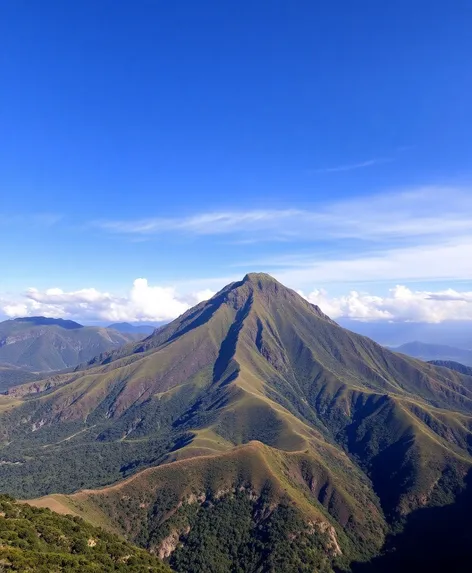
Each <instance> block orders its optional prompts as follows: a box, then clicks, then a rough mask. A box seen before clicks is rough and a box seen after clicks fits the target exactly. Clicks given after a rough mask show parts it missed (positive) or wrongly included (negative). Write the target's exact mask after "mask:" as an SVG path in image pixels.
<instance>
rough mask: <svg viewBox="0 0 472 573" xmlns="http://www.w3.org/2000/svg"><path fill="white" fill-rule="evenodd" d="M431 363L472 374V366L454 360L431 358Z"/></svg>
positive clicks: (467, 374)
mask: <svg viewBox="0 0 472 573" xmlns="http://www.w3.org/2000/svg"><path fill="white" fill-rule="evenodd" d="M429 364H433V365H434V366H442V367H443V368H449V369H450V370H455V371H456V372H460V373H461V374H465V375H466V376H472V367H470V366H465V365H464V364H460V363H459V362H454V361H453V360H429Z"/></svg>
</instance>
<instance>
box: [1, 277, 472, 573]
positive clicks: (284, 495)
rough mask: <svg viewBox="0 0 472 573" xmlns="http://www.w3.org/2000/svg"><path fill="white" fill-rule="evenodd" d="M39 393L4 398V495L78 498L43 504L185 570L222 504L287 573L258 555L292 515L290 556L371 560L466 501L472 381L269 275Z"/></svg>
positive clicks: (328, 563) (225, 551)
mask: <svg viewBox="0 0 472 573" xmlns="http://www.w3.org/2000/svg"><path fill="white" fill-rule="evenodd" d="M39 389H40V390H44V391H43V392H40V393H39V394H37V395H30V396H28V395H25V392H21V391H17V390H16V391H14V392H11V393H10V396H9V397H6V398H5V400H6V402H5V404H3V405H2V408H3V414H2V415H1V416H0V431H1V436H2V442H3V444H4V445H3V447H2V450H1V451H0V456H1V459H2V461H3V464H0V485H1V487H2V489H3V491H8V492H11V493H14V494H16V495H20V496H23V497H26V496H30V497H33V496H35V497H36V496H43V495H45V494H49V493H52V492H56V493H62V494H67V495H66V496H65V497H59V498H58V497H57V496H54V497H52V498H45V499H42V500H40V501H39V502H35V503H41V504H48V503H54V504H57V503H60V504H65V506H67V507H72V508H74V511H76V512H77V513H79V514H81V515H83V516H84V517H86V518H88V519H90V520H91V521H93V522H96V523H100V524H102V525H104V526H107V527H113V528H116V529H117V530H119V531H121V532H122V534H124V535H126V536H127V537H128V538H129V539H131V540H133V541H135V542H138V543H140V544H141V545H143V546H145V547H148V548H150V549H152V550H155V551H157V552H159V553H160V554H162V555H164V556H166V557H168V558H169V559H170V560H171V563H172V564H173V565H174V567H175V568H176V569H177V570H181V571H185V570H191V569H189V563H191V560H192V559H193V557H191V555H193V554H194V555H199V554H200V553H199V552H200V551H201V549H202V546H201V545H199V544H198V535H197V534H196V532H197V531H199V532H200V534H201V535H200V534H199V535H200V537H201V536H206V535H210V533H209V532H210V531H211V523H212V522H213V519H216V516H219V517H218V519H219V520H220V521H219V522H218V523H220V525H221V527H222V530H224V531H227V530H228V528H230V529H231V527H233V526H234V523H233V522H232V521H231V519H230V517H228V516H231V515H233V514H234V513H236V514H238V515H239V516H241V519H242V521H241V525H240V526H238V532H234V531H233V533H232V534H231V536H230V537H231V539H232V538H233V537H234V538H237V539H239V540H240V542H239V541H238V543H237V545H231V543H230V545H229V546H228V545H227V543H229V542H228V541H227V542H225V543H226V545H225V546H221V545H219V542H218V543H217V542H216V541H215V539H213V538H212V542H211V543H212V546H214V547H215V552H217V555H218V558H216V557H215V558H216V561H218V560H221V562H226V561H225V560H227V559H229V558H228V555H229V554H231V552H232V551H233V559H236V560H237V562H238V563H240V564H241V563H244V567H245V569H244V570H245V571H246V570H247V571H260V570H264V571H265V570H267V571H269V570H272V569H258V568H257V567H258V565H257V563H258V559H261V558H262V557H261V556H262V555H263V554H264V551H266V550H268V547H272V546H271V545H270V543H269V541H268V539H272V540H274V539H275V538H277V539H279V537H277V535H276V534H275V532H274V529H273V528H274V527H279V526H280V523H279V521H277V520H278V519H279V518H280V516H281V515H285V512H288V513H289V514H290V515H291V516H292V517H291V518H290V519H288V518H287V520H282V521H284V522H285V521H286V524H287V525H286V526H284V527H283V528H282V530H283V535H282V537H280V539H279V541H278V542H277V543H275V541H274V543H275V545H274V547H277V548H278V549H274V548H273V551H275V554H277V555H279V553H278V551H279V550H281V548H282V547H284V548H285V549H284V551H282V553H284V552H285V550H286V552H287V554H290V555H292V556H293V557H292V561H293V562H297V563H298V561H300V562H305V561H306V562H307V563H309V562H310V563H311V561H310V559H311V557H313V559H315V560H318V561H319V563H318V565H316V566H317V567H319V568H320V570H326V571H329V570H331V568H332V566H333V563H337V564H338V566H347V563H348V562H349V561H350V560H353V559H359V560H365V559H368V558H369V557H371V556H372V555H375V554H377V553H378V552H379V551H380V547H381V545H382V543H383V540H384V536H385V533H386V532H387V530H388V527H389V526H393V525H394V524H395V523H398V522H401V521H402V520H404V519H405V518H406V517H407V516H408V515H409V514H410V513H411V512H414V511H416V510H417V509H418V508H421V507H425V506H436V505H443V504H445V503H452V502H453V501H454V499H455V496H456V495H457V494H458V492H460V491H461V489H462V488H463V487H464V478H465V476H466V475H467V473H468V471H469V469H470V467H471V463H472V458H471V455H470V454H471V452H470V448H471V444H472V439H471V438H472V436H471V429H472V380H471V379H470V377H468V376H463V375H461V374H460V373H457V372H454V371H451V370H447V369H444V368H436V367H434V366H433V365H430V364H426V363H424V362H421V361H418V360H415V359H413V358H408V357H406V356H403V355H400V354H396V353H394V352H391V351H389V350H388V349H385V348H383V347H381V346H379V345H378V344H376V343H374V342H373V341H371V340H369V339H367V338H365V337H362V336H360V335H356V334H354V333H351V332H349V331H347V330H345V329H343V328H341V327H340V326H338V325H337V324H336V323H335V322H333V321H332V320H330V319H329V318H328V317H327V316H326V315H324V314H323V313H322V312H321V310H320V309H319V308H318V307H316V306H313V305H311V304H310V303H308V302H307V301H306V300H305V299H303V298H302V297H300V296H299V295H298V294H297V293H295V292H294V291H292V290H290V289H287V288H285V287H284V286H283V285H281V284H280V283H278V282H277V281H275V280H274V279H272V278H271V277H269V276H268V275H263V274H250V275H247V276H246V277H245V278H244V279H243V280H242V281H240V282H237V283H233V284H231V285H228V286H227V287H226V288H225V289H223V290H222V291H220V292H219V293H218V294H217V295H215V296H214V297H213V298H212V299H210V300H209V301H207V302H204V303H201V304H199V305H197V306H196V307H194V308H193V309H190V310H189V311H187V312H186V313H185V314H184V315H182V316H181V317H179V318H178V319H177V320H175V321H173V322H172V323H170V324H169V325H166V326H163V327H161V328H160V329H158V330H156V331H155V332H154V333H153V334H152V335H151V336H149V337H148V338H146V339H145V340H144V341H141V342H138V343H134V344H129V345H126V346H125V347H123V348H121V349H118V350H116V351H113V352H110V353H105V354H103V355H102V356H101V357H99V358H96V359H94V360H92V361H91V362H90V363H89V365H88V366H87V367H86V368H82V369H79V370H77V371H75V372H71V373H68V374H61V375H60V376H57V377H56V378H54V379H51V380H49V381H47V383H46V384H45V385H43V386H41V387H40V388H39ZM9 400H10V402H8V401H9ZM150 466H155V467H150ZM146 467H150V469H145V470H144V471H141V472H140V471H139V470H142V469H143V468H146ZM136 472H139V473H136ZM133 474H136V475H135V476H134V477H132V478H131V481H124V482H121V483H118V484H117V485H113V486H111V487H108V488H105V489H101V490H96V489H91V491H90V488H96V487H97V486H104V485H107V484H111V483H113V482H117V481H118V480H120V478H127V479H128V480H129V479H130V478H129V476H132V475H133ZM33 476H34V477H33ZM83 488H89V490H85V491H83V492H82V493H77V494H74V495H69V494H72V493H73V492H74V491H76V490H78V489H83ZM366 508H369V511H366ZM277 512H279V513H277ZM290 512H292V513H290ZM243 516H244V518H243ZM277 516H278V517H277ZM238 523H239V522H238ZM276 523H279V525H275V524H276ZM302 523H303V524H305V525H304V526H302V525H300V524H302ZM257 531H259V532H264V534H263V537H264V539H262V538H261V539H259V538H258V539H259V541H258V543H259V545H257V547H255V546H254V545H252V544H251V543H252V542H250V541H249V540H250V539H254V536H255V535H256V533H255V532H257ZM236 533H237V535H236ZM225 535H226V534H225ZM261 535H262V533H261ZM274 536H275V537H274ZM210 537H211V536H210ZM223 537H224V536H223ZM296 539H303V543H299V544H297V543H296V542H295V540H296ZM244 540H246V541H244ZM287 540H289V541H290V540H292V541H293V543H292V541H291V542H290V543H289V541H287ZM234 543H236V541H235V542H234ZM267 543H269V545H267ZM287 543H288V545H286V544H287ZM190 547H192V548H193V549H192V551H190V549H189V548H190ZM234 552H236V553H237V554H238V557H237V558H236V557H234ZM249 554H250V555H251V556H252V557H251V558H249V557H248V555H249ZM310 556H311V557H310ZM194 559H197V557H194ZM281 559H282V558H281ZM189 560H190V561H189ZM194 565H195V563H194V562H193V565H192V567H193V566H194ZM314 566H315V565H313V563H311V565H310V567H311V569H306V570H307V571H312V570H313V567H314ZM284 567H285V565H284ZM290 567H292V569H290ZM307 567H308V566H307ZM323 567H324V569H322V568H323ZM201 570H202V571H203V570H207V569H201ZM208 570H211V569H208ZM229 570H231V569H228V568H226V569H224V568H223V569H221V571H229ZM279 570H280V571H283V570H287V571H291V570H293V563H292V565H290V563H288V564H286V569H284V568H283V567H282V566H281V565H280V564H279ZM299 570H300V571H302V570H303V571H304V570H305V569H299Z"/></svg>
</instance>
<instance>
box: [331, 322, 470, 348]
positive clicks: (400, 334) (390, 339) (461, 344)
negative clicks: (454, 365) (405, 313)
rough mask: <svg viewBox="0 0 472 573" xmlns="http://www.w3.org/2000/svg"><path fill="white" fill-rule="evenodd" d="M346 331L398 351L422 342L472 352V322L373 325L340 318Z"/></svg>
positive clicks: (383, 323)
mask: <svg viewBox="0 0 472 573" xmlns="http://www.w3.org/2000/svg"><path fill="white" fill-rule="evenodd" d="M338 322H339V324H340V325H341V326H343V327H344V328H348V329H349V330H352V331H353V332H357V333H358V334H362V335H363V336H368V337H369V338H372V339H374V340H375V341H376V342H378V343H379V344H382V345H383V346H388V347H397V346H400V345H401V344H406V343H407V342H410V341H412V340H421V342H425V343H427V344H440V345H443V344H447V345H448V346H454V347H455V348H470V349H472V321H470V320H445V321H444V322H441V323H438V324H436V323H433V324H430V323H426V322H388V321H383V320H377V321H373V322H367V321H361V320H354V319H352V318H339V319H338Z"/></svg>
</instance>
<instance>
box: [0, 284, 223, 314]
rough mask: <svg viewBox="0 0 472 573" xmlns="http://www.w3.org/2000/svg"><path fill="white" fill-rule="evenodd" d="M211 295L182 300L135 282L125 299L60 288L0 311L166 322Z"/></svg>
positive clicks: (31, 293) (29, 295) (31, 292)
mask: <svg viewBox="0 0 472 573" xmlns="http://www.w3.org/2000/svg"><path fill="white" fill-rule="evenodd" d="M212 295H213V292H212V291H210V290H208V289H206V290H201V291H197V292H195V293H190V294H187V295H185V296H182V295H180V294H179V293H177V291H176V290H175V288H173V287H162V286H151V285H149V283H148V281H147V280H146V279H144V278H139V279H136V280H135V281H134V283H133V286H132V288H131V289H130V291H129V293H128V296H126V297H119V296H116V295H113V294H110V293H108V292H100V291H98V290H97V289H95V288H86V289H81V290H77V291H71V292H64V291H63V290H62V289H60V288H50V289H47V290H45V291H39V290H37V289H35V288H30V289H28V290H27V291H26V292H25V293H24V295H23V297H22V300H15V301H3V304H2V306H1V309H2V311H3V313H4V314H5V315H6V316H8V317H10V318H13V317H18V316H33V315H45V316H50V317H54V318H57V317H61V318H72V319H75V320H79V321H80V320H83V321H110V322H115V321H131V322H135V321H136V322H145V321H166V320H171V319H173V318H175V317H177V316H179V315H180V314H182V313H183V312H185V311H186V310H187V309H188V308H190V307H191V306H192V305H194V304H196V303H197V302H200V301H202V300H206V299H207V298H210V297H211V296H212Z"/></svg>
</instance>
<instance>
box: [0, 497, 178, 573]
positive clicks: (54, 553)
mask: <svg viewBox="0 0 472 573" xmlns="http://www.w3.org/2000/svg"><path fill="white" fill-rule="evenodd" d="M0 568H1V570H2V571H12V572H13V571H21V572H22V573H26V572H29V571H30V572H31V573H33V572H34V573H52V572H62V571H63V572H67V571H77V572H81V573H82V572H83V573H92V572H93V573H101V572H106V571H110V572H111V571H116V572H118V571H122V572H123V573H124V572H128V571H129V572H130V573H131V572H135V573H138V572H142V573H144V572H145V571H148V572H150V573H151V572H154V573H167V572H168V573H170V569H169V568H168V567H167V566H165V565H164V564H163V563H161V562H160V561H159V560H158V559H156V558H155V557H153V556H151V555H150V554H149V553H147V552H146V551H143V550H142V549H139V548H137V547H135V546H133V545H131V544H130V543H127V542H125V541H123V540H122V539H120V538H119V537H117V536H116V535H113V534H111V533H108V532H105V531H103V530H101V529H99V528H97V527H93V526H92V525H90V524H89V523H87V522H86V521H83V520H82V519H80V518H79V517H72V516H71V515H58V514H57V513H54V512H52V511H50V510H49V509H39V508H35V507H31V506H29V505H26V504H20V503H18V502H15V501H14V499H13V498H9V497H7V496H0Z"/></svg>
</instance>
